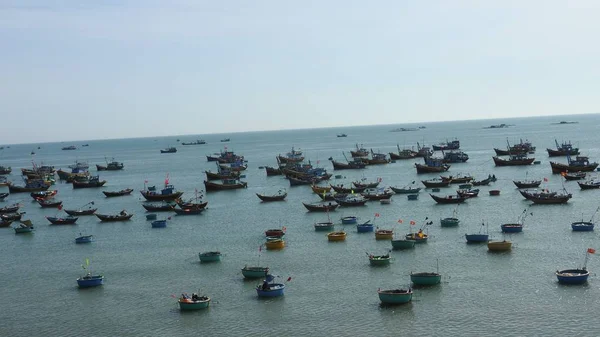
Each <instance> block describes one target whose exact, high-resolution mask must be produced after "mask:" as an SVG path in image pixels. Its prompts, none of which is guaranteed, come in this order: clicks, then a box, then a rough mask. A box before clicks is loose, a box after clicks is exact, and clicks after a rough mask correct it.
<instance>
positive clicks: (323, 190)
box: [310, 185, 331, 194]
mask: <svg viewBox="0 0 600 337" xmlns="http://www.w3.org/2000/svg"><path fill="white" fill-rule="evenodd" d="M310 188H311V189H312V190H313V192H315V193H316V194H323V193H327V192H329V191H330V190H331V186H317V185H311V186H310Z"/></svg>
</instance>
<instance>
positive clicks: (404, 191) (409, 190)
mask: <svg viewBox="0 0 600 337" xmlns="http://www.w3.org/2000/svg"><path fill="white" fill-rule="evenodd" d="M412 183H413V184H414V183H415V182H414V181H413V182H412ZM446 186H447V185H446ZM390 189H391V190H392V191H394V193H396V194H414V193H419V191H421V188H420V187H413V186H412V185H407V186H404V187H394V186H390Z"/></svg>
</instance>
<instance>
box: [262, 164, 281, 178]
mask: <svg viewBox="0 0 600 337" xmlns="http://www.w3.org/2000/svg"><path fill="white" fill-rule="evenodd" d="M265 171H266V172H267V177H271V176H280V175H282V174H283V171H282V170H281V169H280V168H279V167H271V166H265Z"/></svg>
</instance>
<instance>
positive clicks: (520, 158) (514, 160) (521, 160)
mask: <svg viewBox="0 0 600 337" xmlns="http://www.w3.org/2000/svg"><path fill="white" fill-rule="evenodd" d="M492 159H493V160H494V164H496V166H524V165H531V164H532V163H533V162H534V161H535V158H529V157H527V155H525V154H511V155H509V157H508V159H504V158H500V157H492Z"/></svg>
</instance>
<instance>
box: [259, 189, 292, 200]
mask: <svg viewBox="0 0 600 337" xmlns="http://www.w3.org/2000/svg"><path fill="white" fill-rule="evenodd" d="M256 196H257V197H258V198H259V199H260V200H262V201H264V202H268V201H283V200H285V198H286V197H287V191H286V190H285V189H283V190H279V191H278V192H277V193H276V194H271V195H266V194H260V193H256Z"/></svg>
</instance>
